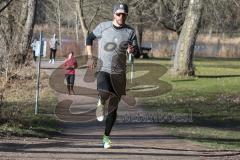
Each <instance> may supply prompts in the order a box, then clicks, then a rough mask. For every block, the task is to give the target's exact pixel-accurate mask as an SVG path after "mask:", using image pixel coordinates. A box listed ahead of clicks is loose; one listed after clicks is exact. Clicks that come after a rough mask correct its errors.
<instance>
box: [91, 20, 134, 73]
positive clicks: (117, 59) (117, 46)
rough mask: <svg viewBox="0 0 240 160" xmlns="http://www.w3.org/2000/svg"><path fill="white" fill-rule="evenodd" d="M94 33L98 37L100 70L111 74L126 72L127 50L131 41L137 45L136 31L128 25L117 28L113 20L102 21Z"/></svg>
mask: <svg viewBox="0 0 240 160" xmlns="http://www.w3.org/2000/svg"><path fill="white" fill-rule="evenodd" d="M93 34H94V35H95V36H96V37H97V39H98V59H99V61H100V62H98V65H99V67H100V71H104V72H107V73H110V74H122V73H126V56H127V55H126V50H127V47H128V44H129V43H131V44H132V45H134V46H135V47H137V39H136V35H135V31H134V29H133V28H131V27H130V26H128V25H125V26H124V27H122V28H115V27H114V26H113V23H112V21H108V22H102V23H100V24H99V25H98V26H97V27H96V28H95V29H94V30H93Z"/></svg>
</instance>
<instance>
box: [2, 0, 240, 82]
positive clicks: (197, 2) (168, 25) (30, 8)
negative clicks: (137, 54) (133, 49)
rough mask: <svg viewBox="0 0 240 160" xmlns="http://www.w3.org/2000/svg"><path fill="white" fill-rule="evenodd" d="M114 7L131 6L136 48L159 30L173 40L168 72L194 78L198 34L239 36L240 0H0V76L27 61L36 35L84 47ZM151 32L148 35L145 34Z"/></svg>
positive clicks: (129, 19)
mask: <svg viewBox="0 0 240 160" xmlns="http://www.w3.org/2000/svg"><path fill="white" fill-rule="evenodd" d="M116 2H124V3H127V4H128V5H129V10H130V12H129V16H128V19H127V23H128V24H130V25H132V26H133V27H134V28H135V30H136V33H137V37H138V43H139V46H141V45H142V40H143V39H146V40H149V39H151V38H152V37H153V36H154V37H155V39H161V36H166V35H164V34H159V37H158V38H156V36H158V33H159V32H161V31H162V33H166V34H168V33H171V35H175V37H176V39H177V44H176V48H175V50H174V51H172V53H171V55H173V57H174V58H173V65H172V68H171V70H172V71H173V73H174V74H177V75H179V74H181V75H194V67H193V63H192V62H193V57H194V46H195V43H196V39H197V35H198V34H199V33H200V34H207V35H208V36H209V37H210V38H209V39H211V37H212V36H216V35H217V36H219V37H220V36H222V35H224V36H226V37H230V38H231V37H232V38H238V37H239V30H240V29H239V24H240V10H239V7H240V2H239V1H238V0H122V1H117V0H1V1H0V74H1V75H4V76H5V77H9V76H11V75H13V73H12V72H13V70H15V69H18V68H21V67H20V66H21V65H25V64H26V63H27V62H28V61H29V60H28V58H27V57H28V55H29V54H31V53H30V51H29V45H30V43H31V40H32V37H33V36H38V33H39V31H40V30H41V31H43V32H44V36H45V38H47V39H48V38H50V36H51V35H52V34H53V33H56V34H57V35H58V36H57V37H58V39H59V42H60V46H59V49H60V51H61V50H62V49H63V47H64V46H63V44H62V43H63V42H64V39H67V38H68V39H69V37H70V39H71V40H74V43H76V44H78V42H81V43H82V44H83V41H84V38H86V36H87V34H88V33H89V32H90V31H91V30H92V29H93V27H95V26H96V25H97V24H98V23H99V22H102V21H106V20H112V6H113V5H114V4H115V3H116ZM169 31H171V32H169ZM149 32H151V33H152V34H146V33H149ZM168 39H169V37H168ZM218 40H219V39H218ZM155 43H160V41H156V40H155Z"/></svg>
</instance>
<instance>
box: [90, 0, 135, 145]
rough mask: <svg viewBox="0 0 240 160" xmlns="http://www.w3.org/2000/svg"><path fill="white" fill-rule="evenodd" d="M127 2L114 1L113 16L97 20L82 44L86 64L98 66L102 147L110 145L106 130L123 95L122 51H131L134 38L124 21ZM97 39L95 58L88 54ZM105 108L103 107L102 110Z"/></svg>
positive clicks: (124, 70)
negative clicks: (95, 25)
mask: <svg viewBox="0 0 240 160" xmlns="http://www.w3.org/2000/svg"><path fill="white" fill-rule="evenodd" d="M127 16H128V6H127V5H126V4H124V3H117V4H115V5H114V7H113V20H112V21H107V22H102V23H100V24H99V25H98V26H97V27H96V28H95V29H94V30H93V31H92V32H91V33H90V34H89V35H88V37H87V39H86V48H87V53H88V57H89V61H88V65H89V67H90V68H95V67H96V66H98V68H97V70H98V71H99V72H98V75H97V89H98V92H99V100H98V102H97V109H96V116H97V120H98V121H103V120H104V115H105V112H107V113H106V114H107V116H106V122H105V133H104V136H103V145H104V148H110V147H111V141H110V137H109V136H110V132H111V130H112V127H113V125H114V123H115V121H116V118H117V109H118V104H119V102H120V100H121V96H122V95H126V90H125V88H126V66H127V65H126V60H127V58H126V56H127V55H126V53H127V52H128V53H130V54H135V53H134V52H135V51H137V39H136V35H135V31H134V29H133V28H131V27H130V26H129V25H127V24H125V21H126V19H127ZM94 39H98V42H99V43H98V62H97V59H96V58H94V57H93V54H92V44H93V40H94ZM106 110H107V111H106Z"/></svg>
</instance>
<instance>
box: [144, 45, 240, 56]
mask: <svg viewBox="0 0 240 160" xmlns="http://www.w3.org/2000/svg"><path fill="white" fill-rule="evenodd" d="M176 45H177V41H160V42H143V47H151V48H152V53H153V55H155V54H154V53H155V52H158V54H157V55H158V56H159V55H160V56H161V55H166V53H164V52H168V55H169V56H171V55H173V54H174V53H175V50H176ZM194 54H195V56H196V57H231V58H239V57H240V46H238V45H236V44H221V43H216V44H206V43H199V42H198V43H196V44H195V49H194Z"/></svg>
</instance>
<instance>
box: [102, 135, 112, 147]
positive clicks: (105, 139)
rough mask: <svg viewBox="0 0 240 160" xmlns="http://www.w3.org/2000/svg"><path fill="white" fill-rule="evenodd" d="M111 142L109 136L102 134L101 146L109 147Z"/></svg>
mask: <svg viewBox="0 0 240 160" xmlns="http://www.w3.org/2000/svg"><path fill="white" fill-rule="evenodd" d="M111 143H112V142H111V141H110V138H109V136H106V135H104V136H103V147H104V148H105V149H108V148H111Z"/></svg>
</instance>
